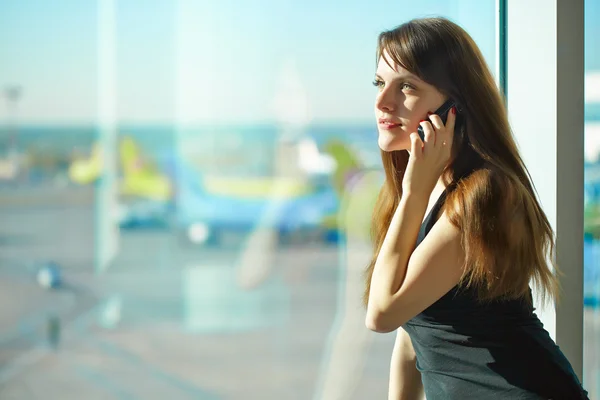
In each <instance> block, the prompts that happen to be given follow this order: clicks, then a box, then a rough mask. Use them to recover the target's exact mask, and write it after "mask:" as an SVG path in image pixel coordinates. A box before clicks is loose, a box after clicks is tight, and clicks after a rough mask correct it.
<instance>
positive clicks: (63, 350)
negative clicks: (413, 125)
mask: <svg viewBox="0 0 600 400" xmlns="http://www.w3.org/2000/svg"><path fill="white" fill-rule="evenodd" d="M243 3H247V2H238V1H233V0H219V1H217V0H214V1H207V0H203V1H194V0H178V1H172V2H146V1H117V0H98V1H97V2H81V1H76V0H69V1H61V2H53V4H52V5H51V6H50V5H42V4H41V3H40V2H35V1H33V0H22V1H19V2H0V59H1V60H2V63H1V65H0V84H1V85H3V88H2V89H3V92H2V93H3V95H4V102H3V103H2V108H1V109H0V134H1V135H0V204H1V205H2V207H1V208H0V213H1V214H2V216H1V217H0V219H1V221H2V223H1V224H0V230H1V231H0V260H1V261H2V262H1V263H0V274H1V275H0V285H1V289H2V290H0V295H1V296H2V298H1V300H2V304H4V307H3V312H1V313H0V397H2V398H7V399H8V398H19V399H26V398H37V397H40V398H41V397H44V398H60V399H70V398H73V399H81V398H82V393H85V396H84V397H85V398H86V399H88V398H89V399H94V398H107V397H110V398H143V399H151V398H156V399H165V398H171V399H180V398H181V399H184V398H192V399H250V398H259V399H290V400H291V399H302V400H305V399H309V398H314V399H331V398H342V399H350V398H355V399H365V398H385V397H386V393H387V387H388V376H389V359H390V355H391V349H392V344H393V340H394V337H393V335H378V334H374V333H372V332H370V331H368V330H367V329H366V328H365V326H364V315H363V312H362V311H361V308H360V304H359V302H360V296H361V292H362V281H361V279H360V277H361V272H362V270H363V269H364V268H365V267H366V262H367V261H368V258H369V256H370V254H369V252H368V233H367V230H368V217H369V214H370V212H371V210H370V208H372V207H373V204H372V203H373V200H374V197H375V196H376V194H377V191H378V189H379V187H380V184H381V172H382V168H381V165H380V164H381V161H380V155H379V149H378V147H377V132H376V125H375V120H374V113H373V102H374V98H375V90H374V88H373V87H372V86H371V81H372V80H373V75H374V72H375V69H374V68H375V45H376V38H377V35H378V33H379V32H380V31H382V30H384V29H389V28H393V27H395V26H396V25H398V24H400V23H402V22H404V21H406V20H408V19H410V18H413V17H421V16H430V15H443V16H446V17H449V18H451V19H453V20H454V21H456V22H458V23H459V24H461V25H462V26H463V27H465V28H466V29H467V31H468V32H469V33H470V34H471V35H472V36H473V38H474V39H475V41H476V42H477V43H478V44H479V46H480V48H481V50H482V52H483V54H484V56H485V57H486V59H487V61H488V63H489V65H490V66H492V69H495V67H494V66H495V65H496V54H495V52H496V36H497V34H496V30H497V29H496V15H495V1H491V0H489V1H488V0H486V1H479V0H477V1H476V0H469V1H465V0H461V1H459V0H453V1H450V0H446V1H443V0H428V1H421V2H415V1H398V0H395V1H391V0H389V1H388V0H382V1H379V2H378V3H377V5H373V4H370V3H369V2H365V1H354V2H348V1H344V2H341V1H329V2H316V1H307V0H303V1H299V0H297V1H282V2H273V1H264V0H262V1H255V2H252V6H249V5H246V4H244V5H242V4H243ZM350 178H352V180H350ZM349 182H352V188H353V189H351V188H350V187H349V186H348V185H349ZM359 194H360V195H359ZM347 199H350V202H345V201H346V200H347ZM340 212H350V213H355V212H356V213H357V214H356V215H359V216H362V217H363V218H359V217H357V218H355V219H353V221H355V223H356V225H352V226H349V225H345V224H344V223H342V222H341V221H340V218H339V215H340ZM350 231H352V232H353V234H352V237H353V240H352V241H350V239H348V238H349V237H350V233H349V232H350ZM354 232H356V233H357V234H356V235H354ZM347 234H348V235H347ZM11 396H12V397H11Z"/></svg>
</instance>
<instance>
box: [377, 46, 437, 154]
mask: <svg viewBox="0 0 600 400" xmlns="http://www.w3.org/2000/svg"><path fill="white" fill-rule="evenodd" d="M385 56H386V57H387V59H388V60H391V58H390V57H389V56H387V53H386V54H385ZM374 84H375V85H376V86H377V88H378V92H377V99H376V101H375V117H376V119H377V128H378V131H379V147H380V148H381V150H383V151H395V150H410V134H411V133H412V132H416V131H417V129H418V127H419V122H420V121H421V120H424V119H427V113H428V112H432V113H433V112H434V111H435V110H437V109H438V108H439V107H440V106H441V105H442V104H444V102H445V101H446V96H444V95H443V94H442V93H440V92H439V91H438V90H437V89H436V88H435V87H433V86H431V85H429V84H427V83H425V82H423V81H422V80H420V79H419V78H417V77H416V76H415V75H413V74H411V73H410V72H408V71H407V70H405V69H404V68H402V67H401V66H399V65H397V66H395V70H394V69H392V68H390V66H389V65H388V64H387V63H386V62H385V60H384V59H383V58H380V59H379V63H378V65H377V73H376V76H375V82H374Z"/></svg>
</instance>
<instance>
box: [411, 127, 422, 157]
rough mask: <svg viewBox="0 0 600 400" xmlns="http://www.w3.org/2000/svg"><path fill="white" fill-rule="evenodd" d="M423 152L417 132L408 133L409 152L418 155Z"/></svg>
mask: <svg viewBox="0 0 600 400" xmlns="http://www.w3.org/2000/svg"><path fill="white" fill-rule="evenodd" d="M422 152H423V141H422V140H421V138H420V137H419V134H418V133H417V132H413V133H411V134H410V154H411V155H414V156H415V157H418V156H419V155H421V153H422Z"/></svg>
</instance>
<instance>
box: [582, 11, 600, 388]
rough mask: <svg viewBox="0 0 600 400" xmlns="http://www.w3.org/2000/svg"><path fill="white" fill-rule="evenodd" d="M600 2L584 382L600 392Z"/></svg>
mask: <svg viewBox="0 0 600 400" xmlns="http://www.w3.org/2000/svg"><path fill="white" fill-rule="evenodd" d="M598 18H600V3H599V2H597V1H592V0H586V1H585V128H584V129H585V131H584V134H585V186H584V187H585V204H584V209H585V217H584V226H585V240H584V286H583V291H584V296H585V297H584V306H585V309H584V351H583V363H584V377H583V379H584V386H585V388H586V389H587V390H588V391H589V392H590V398H593V399H597V398H598V396H600V386H599V385H600V346H599V343H600V312H599V311H600V308H599V306H600V220H599V219H598V217H599V216H600V50H599V49H600V27H599V26H598V24H597V21H598Z"/></svg>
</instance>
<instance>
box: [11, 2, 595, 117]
mask: <svg viewBox="0 0 600 400" xmlns="http://www.w3.org/2000/svg"><path fill="white" fill-rule="evenodd" d="M101 1H103V0H98V1H92V0H56V1H52V2H49V1H45V0H20V1H0V60H2V62H0V85H2V86H6V85H8V84H15V83H16V84H20V85H22V86H23V88H24V95H23V98H22V100H21V102H20V105H19V116H20V117H19V118H20V120H21V121H23V122H26V123H27V122H31V123H40V122H41V123H44V122H53V123H93V122H95V121H96V120H97V115H98V94H99V91H98V85H100V84H102V82H100V81H99V76H101V74H100V72H101V71H100V67H99V65H102V64H101V61H102V60H100V59H99V45H98V43H99V40H101V39H102V38H103V36H102V35H101V33H100V32H102V29H99V27H106V24H104V23H103V21H100V20H99V12H98V6H99V3H100V2H101ZM587 3H589V6H588V10H587V15H586V18H587V19H588V21H589V20H590V18H591V17H592V14H593V15H596V16H598V15H600V12H599V8H600V6H598V3H599V2H597V1H596V2H595V4H593V3H594V1H588V2H587ZM115 4H116V10H115V11H116V12H115V17H116V40H115V41H114V43H115V47H114V51H115V56H116V58H115V60H116V62H115V68H116V76H117V95H116V97H115V107H116V110H117V114H118V117H119V119H120V120H121V121H123V122H140V123H152V122H160V123H170V122H173V121H175V120H179V121H186V122H190V123H211V122H216V123H226V122H235V123H238V122H242V123H243V122H254V121H270V120H277V119H281V118H283V117H282V110H281V109H277V108H275V107H274V106H273V104H274V102H275V99H276V98H279V99H280V98H282V97H281V96H283V97H284V98H285V99H288V100H286V101H287V102H288V103H286V104H291V106H290V107H287V108H288V109H292V110H294V111H293V112H292V114H294V113H295V115H286V116H285V118H299V120H312V121H322V122H339V121H365V120H369V119H370V118H371V116H372V108H373V96H374V94H375V92H374V88H373V87H372V86H371V81H372V78H373V72H374V49H375V40H376V37H377V34H378V33H379V32H380V31H381V30H384V29H388V28H392V27H394V26H396V25H398V24H400V23H402V22H404V21H406V20H408V19H410V18H413V17H421V16H429V15H443V16H446V17H449V18H451V19H453V20H454V21H456V22H458V23H459V24H461V25H462V26H463V27H464V28H465V29H466V30H467V31H468V32H469V33H470V34H471V35H472V36H473V37H474V39H475V40H476V42H477V43H478V44H479V46H480V47H481V49H482V51H483V53H484V55H485V56H486V58H487V59H488V62H489V63H490V65H491V66H492V67H493V66H494V62H495V59H494V49H495V44H494V43H495V29H494V23H495V19H494V18H495V17H494V7H495V1H494V0H484V1H482V0H421V1H400V0H379V1H377V2H367V1H364V0H351V1H348V0H344V1H342V0H329V1H317V0H255V1H250V0H201V1H199V0H173V1H167V0H163V1H152V2H148V1H145V0H115ZM594 25H597V24H591V23H587V26H588V27H590V29H589V32H586V35H587V37H588V38H590V37H596V38H597V37H600V30H599V29H600V28H598V26H594ZM592 30H593V31H592ZM593 44H594V43H593V41H592V40H588V41H587V43H586V47H587V48H588V49H589V48H591V46H592V45H593ZM597 45H598V43H596V46H597ZM588 54H589V52H588ZM599 58H600V54H598V55H596V56H595V58H592V57H588V60H587V61H588V65H587V67H588V69H600V61H599ZM290 98H291V99H290ZM298 99H300V100H298ZM302 99H303V100H302ZM290 101H291V103H289V102H290ZM284 108H285V107H284ZM5 120H6V107H5V106H4V104H3V106H2V107H0V123H2V122H4V121H5Z"/></svg>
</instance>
